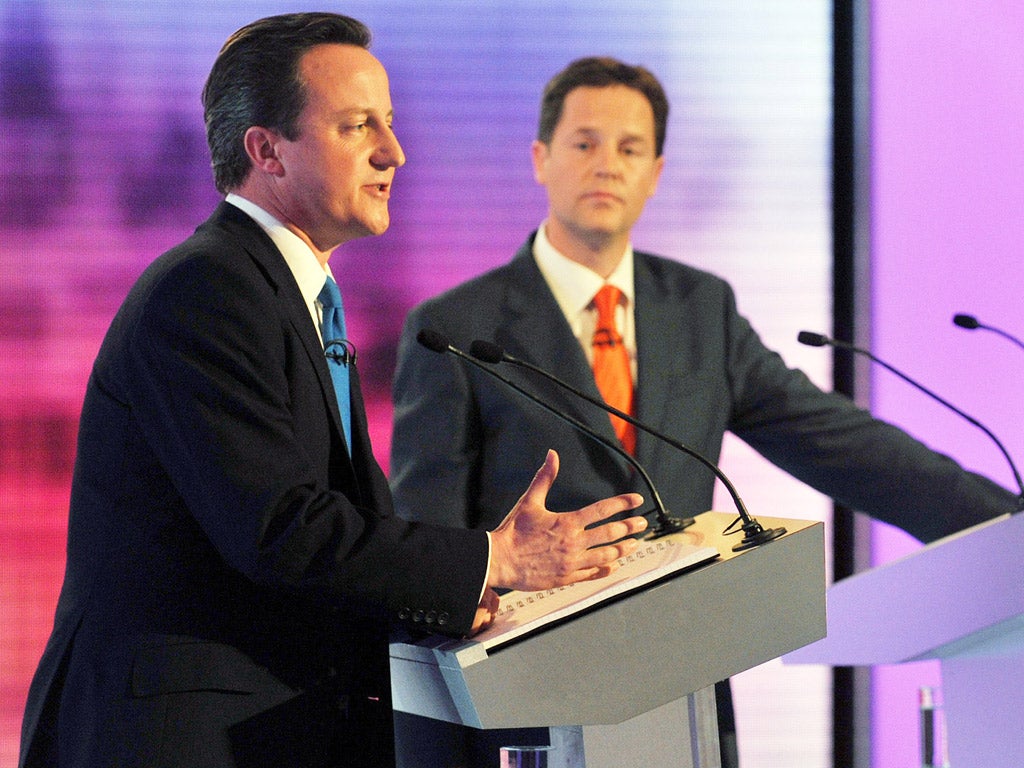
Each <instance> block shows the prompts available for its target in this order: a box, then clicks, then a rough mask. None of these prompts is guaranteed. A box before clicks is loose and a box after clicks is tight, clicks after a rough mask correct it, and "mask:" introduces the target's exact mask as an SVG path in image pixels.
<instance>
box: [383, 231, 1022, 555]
mask: <svg viewBox="0 0 1024 768" xmlns="http://www.w3.org/2000/svg"><path fill="white" fill-rule="evenodd" d="M635 291H636V307H635V317H636V335H637V348H638V360H637V362H638V382H637V388H636V405H637V416H638V418H639V419H640V420H641V421H643V422H645V423H647V424H649V425H651V426H653V427H654V428H656V429H658V430H660V431H661V432H663V433H665V434H667V435H670V436H672V437H674V438H675V439H677V440H679V441H681V442H682V443H684V444H686V445H688V446H690V447H691V448H694V449H696V450H698V451H700V452H701V453H702V454H703V455H704V456H706V457H707V458H709V459H711V460H712V461H717V460H718V457H719V453H720V450H721V446H722V438H723V435H724V433H725V432H726V431H731V432H733V433H735V434H736V435H737V436H739V437H740V438H742V439H743V440H744V441H746V442H747V443H748V444H750V445H751V446H752V447H753V448H755V449H756V450H757V451H758V452H760V453H761V454H763V455H764V456H766V457H767V458H768V459H769V460H771V461H772V462H774V463H775V464H777V465H778V466H780V467H782V468H783V469H785V470H786V471H788V472H790V473H791V474H793V475H795V476H796V477H798V478H799V479H801V480H803V481H804V482H806V483H807V484H809V485H811V486H813V487H814V488H817V489H818V490H819V491H822V492H824V493H826V494H828V495H829V496H832V497H833V498H836V499H838V500H839V501H841V502H843V503H845V504H847V505H850V506H852V507H854V508H857V509H861V510H864V511H866V512H869V513H871V514H872V515H873V516H874V517H876V518H878V519H880V520H885V521H888V522H890V523H893V524H895V525H897V526H899V527H901V528H903V529H905V530H907V531H908V532H910V533H911V534H913V535H914V536H916V537H918V538H920V539H922V540H926V541H927V540H932V539H935V538H938V537H940V536H943V535H945V534H948V533H951V532H953V531H956V530H959V529H961V528H963V527H966V526H969V525H972V524H974V523H978V522H981V521H982V520H985V519H988V518H991V517H994V516H996V515H998V514H1001V513H1004V512H1010V511H1012V510H1013V497H1012V495H1011V494H1010V493H1009V492H1008V491H1005V490H1004V489H1002V488H1000V487H998V486H997V485H995V484H993V483H991V482H990V481H988V480H986V479H984V478H982V477H980V476H978V475H973V474H969V473H967V472H965V471H963V470H962V469H961V468H960V467H959V466H958V465H957V464H955V463H954V462H953V461H952V460H951V459H949V458H947V457H944V456H940V455H938V454H936V453H934V452H932V451H931V450H929V449H927V448H926V447H925V446H924V445H922V444H921V443H919V442H918V441H916V440H914V439H912V438H910V437H909V436H907V435H906V434H905V433H904V432H902V431H901V430H899V429H897V428H895V427H893V426H891V425H889V424H886V423H883V422H881V421H878V420H876V419H873V418H872V417H871V416H870V415H869V414H868V413H866V412H865V411H863V410H862V409H860V408H858V407H856V406H855V405H854V404H852V403H851V402H850V401H849V400H848V399H846V398H844V397H842V396H840V395H837V394H833V393H825V392H822V391H821V390H820V389H819V388H818V387H816V386H815V385H814V384H812V383H811V382H810V380H809V379H807V377H806V376H805V375H804V374H803V373H802V372H800V371H798V370H792V369H789V368H787V367H786V365H785V364H784V363H783V361H782V359H781V358H780V357H779V356H778V355H777V354H775V353H774V352H772V351H770V350H768V349H766V348H765V346H764V345H763V344H762V343H761V341H760V339H759V338H758V336H757V333H756V332H755V331H754V330H753V329H752V328H751V326H750V324H749V323H748V322H747V320H746V319H744V318H743V317H742V316H740V315H739V313H738V312H737V309H736V302H735V298H734V296H733V292H732V290H731V289H730V287H729V285H728V284H727V283H726V282H724V281H723V280H721V279H719V278H717V277H715V276H713V275H711V274H709V273H707V272H703V271H700V270H697V269H694V268H691V267H688V266H684V265H682V264H679V263H677V262H674V261H670V260H667V259H663V258H659V257H656V256H652V255H650V254H643V253H637V254H636V263H635ZM421 328H433V329H435V330H437V331H439V332H441V333H443V334H444V335H446V336H447V337H449V339H450V340H451V343H452V344H454V345H455V346H458V347H461V348H463V349H468V347H469V345H470V343H471V342H472V341H473V340H474V339H483V340H486V341H493V342H494V343H496V344H498V345H500V346H501V347H503V348H504V349H505V350H506V351H507V352H508V353H510V354H512V355H514V356H516V357H519V358H521V359H523V360H526V361H529V362H532V363H534V364H536V365H538V366H540V367H542V368H544V369H546V370H548V371H551V372H553V373H554V374H556V375H557V376H559V377H561V378H562V379H564V380H566V381H568V382H569V383H571V384H573V385H574V386H576V387H577V388H579V389H582V390H584V391H587V392H589V393H590V394H591V395H592V396H594V397H599V394H598V391H597V388H596V386H595V384H594V378H593V374H592V373H591V370H590V368H589V366H588V363H587V360H586V358H585V356H584V354H583V351H582V349H581V348H580V345H579V342H577V340H576V339H575V337H574V336H573V335H572V332H571V331H570V328H569V326H568V323H567V322H566V321H565V318H564V316H563V315H562V313H561V310H560V309H559V307H558V305H557V303H556V302H555V299H554V296H553V295H552V294H551V291H550V290H549V289H548V287H547V284H546V283H545V281H544V279H543V277H542V276H541V274H540V271H539V270H538V268H537V266H536V263H535V261H534V259H533V256H532V237H531V239H530V241H528V242H527V243H526V244H525V245H524V246H523V247H522V248H521V249H520V251H519V252H518V254H517V255H516V257H515V259H514V260H513V261H512V262H511V263H509V264H508V265H506V266H503V267H500V268H498V269H496V270H493V271H492V272H489V273H487V274H485V275H482V276H480V277H478V278H476V279H474V280H472V281H470V282H468V283H465V284H463V285H461V286H458V287H456V288H454V289H452V290H450V291H448V292H447V293H445V294H443V295H441V296H439V297H437V298H434V299H431V300H428V301H426V302H424V303H423V304H421V305H420V306H418V307H417V308H416V309H414V310H413V311H412V312H411V314H410V315H409V317H408V319H407V322H406V326H405V329H404V332H403V337H402V341H401V345H400V348H399V360H398V369H397V372H396V376H395V384H394V399H395V431H394V436H393V440H392V454H391V481H392V489H393V491H394V494H395V500H396V506H397V508H398V511H399V514H401V515H404V516H408V517H410V518H413V519H420V520H434V521H438V522H444V523H447V524H451V525H466V526H470V527H478V528H488V527H491V526H493V525H495V524H496V522H497V521H498V520H500V519H501V516H502V515H503V510H507V509H508V508H509V507H510V506H511V504H512V503H513V502H514V501H515V499H516V497H517V495H518V493H520V492H521V489H522V488H523V487H525V484H526V483H527V482H528V481H529V478H530V476H531V475H532V473H533V472H534V471H535V470H536V468H537V467H538V466H539V465H540V463H541V460H542V459H543V456H544V451H545V450H546V449H547V448H549V447H551V448H555V449H556V450H558V452H559V454H560V455H561V471H560V473H559V477H558V479H557V481H556V482H555V485H554V488H553V489H552V492H551V494H550V495H549V506H550V508H552V509H572V508H576V507H579V506H581V505H582V504H584V503H589V502H590V501H593V500H596V499H598V498H602V497H605V496H609V495H611V494H615V493H621V492H623V491H626V490H636V491H638V492H640V493H645V494H647V495H648V496H650V494H649V493H648V492H647V489H646V488H645V487H644V486H643V484H641V483H640V482H639V478H637V477H635V476H634V474H635V473H633V472H632V471H631V470H630V468H629V465H628V464H626V463H625V462H624V461H623V460H621V459H620V458H617V457H616V456H614V455H613V454H611V452H610V451H609V450H608V449H607V448H605V447H602V446H600V445H599V444H597V443H596V442H594V441H593V440H591V439H589V438H587V437H585V436H583V435H581V434H579V433H577V432H576V431H574V430H573V429H572V428H571V427H569V426H568V425H566V424H564V423H563V422H561V421H558V420H556V419H555V418H554V417H552V416H551V415H549V414H548V413H547V412H545V411H543V410H542V409H541V408H539V407H537V406H535V405H533V404H531V403H529V402H528V401H527V400H526V399H525V398H523V397H522V396H521V395H518V394H516V393H514V392H512V391H510V390H509V389H508V388H506V387H504V386H503V385H502V384H500V383H498V382H495V381H494V380H493V379H491V378H489V377H487V376H486V375H485V374H483V373H481V372H479V371H477V370H475V369H471V368H470V367H468V366H466V365H464V364H463V363H462V362H461V361H459V360H457V359H456V358H454V357H452V356H448V357H447V358H441V357H439V356H438V355H437V354H435V353H433V352H430V351H427V350H426V349H424V348H423V347H421V346H420V345H419V344H417V343H416V341H415V338H416V334H417V332H418V331H419V330H420V329H421ZM500 372H501V373H502V374H504V375H505V376H507V377H508V378H511V379H514V380H515V381H517V382H519V383H520V384H522V385H523V386H524V387H526V388H528V389H530V390H531V391H534V392H535V393H537V394H539V395H540V396H541V397H542V398H543V399H545V400H546V401H548V402H550V403H552V404H554V405H556V406H557V407H558V408H559V409H561V410H562V411H563V412H565V413H568V414H571V415H573V416H574V417H576V418H577V419H579V420H580V421H582V422H584V423H585V424H588V425H590V426H591V427H592V428H593V429H595V430H597V431H598V432H600V433H602V434H603V435H604V436H605V437H607V438H608V439H609V440H613V439H614V436H613V432H612V429H611V425H610V422H609V420H608V417H607V415H606V414H605V413H604V412H602V411H600V410H598V409H597V408H596V407H594V406H593V405H591V404H588V403H586V402H582V401H580V400H579V398H576V397H574V396H573V395H571V394H569V393H566V392H564V391H562V390H560V389H558V388H556V387H555V386H553V385H550V384H549V383H547V382H545V381H544V380H543V379H541V378H540V377H538V376H537V375H536V374H531V373H529V372H524V371H521V370H520V369H518V368H516V367H514V366H510V365H507V364H506V365H502V366H500ZM636 458H637V459H638V460H639V462H640V463H641V464H642V465H643V466H644V467H645V469H646V470H647V471H648V473H649V474H650V475H651V478H652V479H653V481H654V484H655V486H656V487H657V489H658V491H659V492H660V495H661V497H662V499H663V501H664V502H665V504H666V506H667V507H669V510H670V512H672V513H673V514H676V515H680V516H682V515H692V514H696V513H700V512H703V511H705V510H707V509H709V508H710V506H711V503H712V492H713V488H714V476H713V475H712V473H711V472H710V471H708V470H707V469H706V468H704V467H703V466H702V465H700V464H699V463H698V462H696V461H695V460H693V459H691V458H689V457H687V456H685V455H683V454H681V453H680V452H679V451H677V450H676V449H673V448H671V447H670V446H668V445H665V444H664V443H661V442H659V441H658V440H656V439H655V438H653V437H652V436H650V435H648V434H646V433H644V432H642V431H641V432H640V433H639V435H638V442H637V449H636ZM740 492H741V493H742V489H740Z"/></svg>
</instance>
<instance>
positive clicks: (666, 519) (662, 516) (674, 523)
mask: <svg viewBox="0 0 1024 768" xmlns="http://www.w3.org/2000/svg"><path fill="white" fill-rule="evenodd" d="M416 341H418V342H419V343H420V344H421V345H423V346H424V347H426V348H427V349H429V350H430V351H431V352H439V353H441V354H443V353H445V352H451V353H452V354H453V355H455V356H456V357H458V358H459V359H460V360H464V361H466V362H467V363H469V364H470V365H472V366H474V367H475V368H479V369H480V370H481V371H483V372H485V373H486V374H487V375H488V376H491V377H493V378H495V379H497V380H498V381H500V382H502V383H503V384H505V386H507V387H510V388H512V389H514V390H515V391H516V392H518V393H519V394H521V395H523V396H524V397H526V398H527V399H528V400H530V401H532V402H534V403H536V404H537V405H539V406H540V407H541V408H544V409H545V410H546V411H548V412H549V413H551V414H552V415H554V416H556V417H558V418H559V419H561V420H562V421H565V422H568V423H569V424H570V425H571V426H572V427H573V428H575V429H577V430H579V431H580V432H582V433H583V434H584V435H586V436H587V437H589V438H591V439H592V440H595V441H597V442H598V443H601V445H603V446H605V447H606V448H608V449H610V450H612V451H613V452H615V453H616V454H618V455H619V456H621V457H622V458H623V459H625V460H626V461H627V462H629V464H630V465H631V466H632V467H633V468H634V469H635V470H636V471H637V473H638V474H639V475H640V477H641V478H643V481H644V484H646V485H647V487H648V489H649V490H650V492H651V500H652V501H653V502H654V512H655V516H656V517H657V525H656V526H655V527H654V528H652V529H649V531H648V535H647V536H645V538H652V539H656V538H659V537H661V536H664V535H666V534H669V533H675V532H676V531H681V530H683V529H684V528H686V527H687V526H688V525H692V524H693V518H686V519H685V520H683V519H680V518H678V517H673V516H672V515H670V514H669V513H668V511H667V510H666V509H665V505H664V503H662V500H661V495H660V494H659V493H658V489H657V488H655V487H654V481H652V480H651V477H650V475H648V474H647V471H646V470H645V469H644V468H643V467H642V466H640V463H639V462H638V461H637V460H636V459H635V458H633V457H632V456H630V455H629V454H628V453H627V452H626V451H624V450H623V449H622V447H621V446H618V445H616V444H615V443H613V442H612V441H611V440H608V439H607V438H605V437H603V436H602V435H600V434H598V433H597V432H595V431H594V430H592V429H590V427H588V426H586V425H585V424H583V423H582V422H580V421H579V420H577V419H575V418H573V417H572V416H570V415H569V414H567V413H562V412H561V411H559V410H558V409H557V408H555V407H554V406H553V405H550V404H549V403H546V402H544V401H543V400H541V399H540V398H539V397H537V396H536V395H534V394H533V393H531V392H529V391H527V390H525V389H523V388H522V387H520V386H519V385H518V384H516V383H515V382H514V381H512V380H511V379H508V378H506V377H504V376H502V375H501V374H500V373H498V372H497V371H495V370H494V369H493V368H491V367H489V366H487V365H484V364H483V363H481V362H480V361H479V360H477V359H476V358H474V357H472V356H471V355H468V354H466V353H465V352H463V351H462V350H461V349H459V348H458V347H454V346H452V345H451V344H450V343H449V341H448V339H447V338H446V337H445V336H444V335H443V334H441V333H439V332H438V331H435V330H432V329H430V328H424V329H422V330H421V331H420V332H419V333H418V334H417V335H416Z"/></svg>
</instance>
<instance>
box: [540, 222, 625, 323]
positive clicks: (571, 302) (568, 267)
mask: <svg viewBox="0 0 1024 768" xmlns="http://www.w3.org/2000/svg"><path fill="white" fill-rule="evenodd" d="M533 256H534V259H535V260H536V262H537V267H538V268H539V269H540V271H541V274H542V275H543V276H544V279H545V280H546V281H547V283H548V285H549V286H550V287H551V292H552V293H554V295H555V299H556V301H557V302H558V305H559V306H560V307H561V308H562V312H563V313H564V314H565V316H566V317H575V316H576V315H578V314H579V313H581V312H583V311H584V310H586V309H587V307H589V306H590V302H591V301H592V300H593V298H594V294H596V293H597V292H598V290H600V288H601V286H603V285H605V284H606V283H607V284H609V285H614V286H615V287H616V288H618V289H619V290H620V291H622V294H623V296H624V297H625V298H626V306H627V307H632V306H633V296H634V289H633V245H632V243H630V244H628V245H627V246H626V251H625V253H624V254H623V255H622V259H621V260H620V261H619V264H618V266H616V267H615V270H614V271H613V272H612V273H611V274H610V275H609V276H608V279H607V280H605V279H603V278H602V277H601V276H600V275H599V274H597V273H596V272H594V271H592V270H590V269H588V268H587V267H584V266H583V265H582V264H579V263H577V262H575V261H573V260H572V259H570V258H569V257H568V256H565V255H563V254H562V253H561V252H559V251H558V250H557V249H556V248H555V247H554V246H553V245H552V244H551V241H550V240H548V238H547V234H546V232H545V224H541V225H540V227H539V228H538V229H537V236H536V237H535V238H534V240H533Z"/></svg>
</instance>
